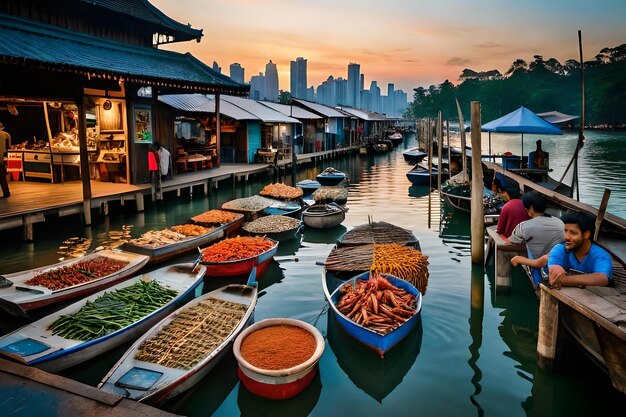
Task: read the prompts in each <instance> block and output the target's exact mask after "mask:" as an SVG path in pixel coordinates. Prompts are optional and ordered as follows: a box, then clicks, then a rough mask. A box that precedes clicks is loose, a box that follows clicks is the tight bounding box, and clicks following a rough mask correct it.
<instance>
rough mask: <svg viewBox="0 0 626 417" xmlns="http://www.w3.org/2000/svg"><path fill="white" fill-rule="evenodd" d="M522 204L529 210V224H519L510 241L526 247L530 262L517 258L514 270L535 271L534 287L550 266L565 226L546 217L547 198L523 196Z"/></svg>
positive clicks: (512, 262)
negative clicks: (554, 249)
mask: <svg viewBox="0 0 626 417" xmlns="http://www.w3.org/2000/svg"><path fill="white" fill-rule="evenodd" d="M522 204H523V205H524V208H525V209H526V210H527V212H528V215H529V216H530V220H527V221H524V222H521V223H520V224H518V225H517V226H516V227H515V229H513V233H512V234H511V236H510V237H509V241H510V242H511V243H515V244H520V243H526V249H527V251H528V258H526V257H524V256H514V257H513V258H512V259H511V264H512V265H513V266H517V265H526V266H529V267H531V268H533V269H532V278H533V283H534V285H535V287H536V286H537V285H539V283H540V282H541V279H542V277H541V271H540V268H543V267H544V266H545V265H546V262H547V260H548V259H547V255H548V253H549V252H550V250H551V249H552V248H553V247H554V245H556V244H558V243H560V242H563V239H564V237H563V229H564V224H563V222H562V221H561V220H560V219H559V218H557V217H553V216H550V215H549V214H547V213H545V211H546V207H547V205H548V203H547V201H546V198H545V197H544V196H543V195H542V194H540V193H539V192H537V191H535V190H532V191H529V192H527V193H524V194H523V195H522Z"/></svg>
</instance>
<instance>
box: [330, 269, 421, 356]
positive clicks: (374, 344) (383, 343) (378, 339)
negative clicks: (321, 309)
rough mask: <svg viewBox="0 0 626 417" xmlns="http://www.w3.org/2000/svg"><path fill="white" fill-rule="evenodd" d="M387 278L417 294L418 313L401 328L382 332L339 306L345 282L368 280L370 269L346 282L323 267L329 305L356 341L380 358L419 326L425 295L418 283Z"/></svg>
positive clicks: (388, 276) (352, 283)
mask: <svg viewBox="0 0 626 417" xmlns="http://www.w3.org/2000/svg"><path fill="white" fill-rule="evenodd" d="M385 277H386V278H387V280H388V281H389V282H390V283H391V284H393V285H394V286H396V287H398V288H401V289H403V290H405V291H406V292H408V293H410V294H412V295H414V296H415V297H416V307H415V314H414V315H413V316H412V317H411V318H410V319H408V320H407V321H405V322H404V323H402V324H401V325H400V326H399V327H398V328H396V329H394V330H392V331H390V332H389V333H387V334H384V335H382V334H380V333H378V332H375V331H373V330H370V329H368V328H366V327H364V326H362V325H360V324H357V323H356V322H354V321H352V320H351V319H349V318H348V317H346V316H345V315H344V314H343V313H341V312H340V311H339V309H338V308H337V306H336V305H337V303H338V302H339V299H340V297H341V295H342V294H341V290H342V288H343V287H345V286H346V285H352V286H354V287H356V284H357V280H365V281H367V280H369V278H370V273H369V271H368V272H364V273H362V274H359V275H357V276H355V277H352V278H350V279H348V280H347V281H344V280H342V279H340V278H338V277H337V276H336V275H334V274H333V273H332V272H330V271H326V270H324V271H323V273H322V286H323V288H324V295H325V296H326V299H327V300H328V304H329V305H330V308H331V310H332V311H333V313H334V316H335V318H336V320H337V322H338V323H339V325H340V326H341V327H342V328H343V329H344V330H345V331H346V332H347V333H348V334H349V335H351V336H352V337H354V338H355V339H356V340H358V341H359V342H361V343H363V344H364V345H365V346H367V347H369V348H370V349H373V350H374V351H375V352H377V353H378V355H379V356H380V357H381V358H382V357H384V356H385V353H386V352H388V351H389V350H390V349H392V348H393V347H394V346H395V345H397V344H398V343H399V342H400V341H402V340H403V339H404V338H405V337H406V336H407V335H408V334H409V333H410V332H411V330H413V329H414V328H415V327H416V324H417V323H418V322H419V318H420V312H421V310H422V294H421V293H420V292H419V291H418V290H417V288H415V286H413V285H412V284H410V283H409V282H407V281H405V280H402V279H400V278H396V277H394V276H392V275H386V276H385Z"/></svg>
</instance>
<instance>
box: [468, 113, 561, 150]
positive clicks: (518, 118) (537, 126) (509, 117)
mask: <svg viewBox="0 0 626 417" xmlns="http://www.w3.org/2000/svg"><path fill="white" fill-rule="evenodd" d="M480 130H481V131H483V132H489V154H491V132H498V133H521V134H522V156H523V155H524V133H535V134H539V135H562V134H563V132H562V131H561V129H559V128H558V127H556V126H554V125H553V124H551V123H548V122H546V121H545V120H544V119H542V118H541V117H539V116H537V115H536V114H535V113H533V112H532V111H530V110H528V109H527V108H526V107H524V106H522V107H520V108H519V109H517V110H515V111H513V112H511V113H509V114H506V115H504V116H502V117H500V118H499V119H496V120H492V121H491V122H489V123H485V124H484V125H482V126H481V127H480Z"/></svg>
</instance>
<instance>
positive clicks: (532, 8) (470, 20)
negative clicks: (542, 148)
mask: <svg viewBox="0 0 626 417" xmlns="http://www.w3.org/2000/svg"><path fill="white" fill-rule="evenodd" d="M151 3H152V4H154V5H155V6H156V7H158V8H159V9H160V10H161V11H162V12H164V13H165V14H166V15H168V16H170V17H171V18H173V19H175V20H178V21H179V22H181V23H185V24H186V23H191V25H192V27H194V28H196V29H203V31H204V37H203V38H202V41H201V42H200V43H196V42H183V43H179V44H173V45H170V46H165V47H163V48H164V49H172V50H176V51H179V52H191V53H192V54H193V55H194V56H196V57H197V58H199V59H201V60H202V61H204V62H205V63H207V64H209V65H211V64H212V63H213V61H214V60H215V61H217V63H218V64H219V65H220V66H221V67H222V72H223V73H224V74H226V75H228V74H229V72H230V71H229V66H230V64H232V63H234V62H239V63H240V64H241V66H242V67H244V68H245V77H246V81H249V80H250V77H251V76H252V75H256V74H258V73H259V72H264V71H265V64H266V63H267V62H268V61H269V60H270V59H271V60H272V61H273V62H274V63H276V65H277V67H278V75H279V88H280V89H283V90H289V62H290V61H292V60H295V59H296V58H297V57H300V56H301V57H304V58H306V59H307V60H308V85H309V86H311V85H314V86H316V87H317V85H318V84H320V83H321V82H322V81H323V80H325V79H326V78H327V77H328V76H329V75H333V76H334V77H335V78H337V77H343V78H347V67H348V63H350V62H356V63H358V64H360V65H361V73H362V74H363V73H364V74H365V87H366V88H369V85H370V82H371V81H372V80H377V81H378V85H379V86H381V87H382V93H383V94H386V93H387V83H390V82H391V83H394V84H395V85H396V89H403V90H404V91H405V92H407V93H408V94H409V97H411V96H412V89H413V88H415V87H419V86H423V87H428V86H429V85H431V84H440V83H441V82H443V81H444V80H446V79H449V80H450V81H452V82H453V83H454V84H458V76H459V74H460V73H461V71H462V70H463V69H464V68H471V69H473V70H476V71H486V70H490V69H497V70H499V71H500V72H502V73H504V72H505V71H506V70H507V69H508V68H509V67H510V65H511V63H512V62H513V61H514V60H515V59H517V58H522V59H524V60H525V61H527V62H529V61H532V59H533V55H535V54H539V55H543V57H544V59H548V58H552V57H554V58H556V59H558V60H559V61H560V62H561V63H563V62H565V61H566V60H567V59H571V58H575V59H578V38H577V31H578V30H579V29H580V30H582V35H583V53H584V59H585V60H589V59H592V58H593V57H594V56H595V55H596V54H597V53H598V52H599V51H600V49H602V48H603V47H615V46H618V45H621V44H623V43H626V26H625V24H624V22H625V20H624V19H626V2H625V1H621V0H595V1H586V0H569V1H565V0H525V1H519V0H515V1H512V0H475V1H472V2H470V1H467V0H440V1H438V2H436V3H437V4H434V3H435V2H432V1H419V0H387V1H381V0H315V1H310V0H289V1H287V0H151Z"/></svg>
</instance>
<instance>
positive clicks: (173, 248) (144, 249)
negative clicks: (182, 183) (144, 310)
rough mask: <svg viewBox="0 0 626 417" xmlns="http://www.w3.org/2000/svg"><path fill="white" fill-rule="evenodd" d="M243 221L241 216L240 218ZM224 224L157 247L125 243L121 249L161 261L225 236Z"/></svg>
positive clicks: (151, 260) (151, 261) (154, 261)
mask: <svg viewBox="0 0 626 417" xmlns="http://www.w3.org/2000/svg"><path fill="white" fill-rule="evenodd" d="M241 222H243V218H242V219H241ZM225 229H226V226H220V227H216V228H215V229H213V230H211V231H210V232H208V233H205V234H203V235H201V236H194V237H191V238H189V239H185V240H183V241H180V242H175V243H170V244H169V245H163V246H158V247H154V248H151V247H148V246H139V245H133V244H131V243H128V242H127V243H125V244H124V246H123V249H124V250H126V251H128V252H133V253H139V254H142V255H146V256H148V257H150V261H149V262H150V263H157V262H163V261H166V260H169V259H172V258H175V257H177V256H179V255H183V254H185V253H189V252H192V251H194V250H196V249H197V248H198V247H199V246H206V245H208V244H209V243H211V242H214V241H216V240H218V239H221V238H223V237H224V236H225Z"/></svg>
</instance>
